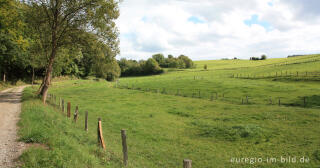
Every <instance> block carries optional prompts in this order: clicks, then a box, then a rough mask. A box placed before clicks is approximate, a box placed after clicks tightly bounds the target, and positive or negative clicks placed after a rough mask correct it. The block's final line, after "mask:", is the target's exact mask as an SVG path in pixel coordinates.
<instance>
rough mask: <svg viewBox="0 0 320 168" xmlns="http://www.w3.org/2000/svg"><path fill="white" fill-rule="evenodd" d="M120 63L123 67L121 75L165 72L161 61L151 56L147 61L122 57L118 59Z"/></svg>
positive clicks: (121, 67)
mask: <svg viewBox="0 0 320 168" xmlns="http://www.w3.org/2000/svg"><path fill="white" fill-rule="evenodd" d="M118 64H119V66H120V69H121V76H141V75H152V74H159V73H162V72H163V70H162V69H161V67H160V66H159V63H158V62H157V61H156V60H155V59H153V58H149V59H148V60H147V61H144V60H140V61H139V62H137V61H136V60H127V59H125V58H122V59H121V60H119V61H118Z"/></svg>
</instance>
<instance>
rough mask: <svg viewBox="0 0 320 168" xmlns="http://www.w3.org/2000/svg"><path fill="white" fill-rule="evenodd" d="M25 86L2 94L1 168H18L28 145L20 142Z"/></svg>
mask: <svg viewBox="0 0 320 168" xmlns="http://www.w3.org/2000/svg"><path fill="white" fill-rule="evenodd" d="M24 88H25V86H20V87H16V88H11V89H6V90H4V91H1V92H0V168H4V167H17V166H18V163H17V161H16V160H17V158H18V157H19V156H20V155H21V153H22V151H23V149H25V147H26V145H25V144H24V143H22V142H17V140H18V135H17V131H18V126H17V122H18V121H19V115H20V112H21V96H22V91H23V89H24Z"/></svg>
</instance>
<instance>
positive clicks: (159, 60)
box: [152, 54, 165, 66]
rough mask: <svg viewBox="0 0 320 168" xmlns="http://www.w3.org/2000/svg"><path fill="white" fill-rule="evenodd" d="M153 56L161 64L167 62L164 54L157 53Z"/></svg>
mask: <svg viewBox="0 0 320 168" xmlns="http://www.w3.org/2000/svg"><path fill="white" fill-rule="evenodd" d="M152 58H153V59H154V60H156V61H157V62H158V64H159V65H160V66H164V64H165V58H164V56H163V54H155V55H152Z"/></svg>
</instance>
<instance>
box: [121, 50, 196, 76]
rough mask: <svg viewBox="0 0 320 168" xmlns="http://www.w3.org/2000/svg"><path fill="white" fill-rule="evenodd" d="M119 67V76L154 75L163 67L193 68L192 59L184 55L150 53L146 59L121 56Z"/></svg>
mask: <svg viewBox="0 0 320 168" xmlns="http://www.w3.org/2000/svg"><path fill="white" fill-rule="evenodd" d="M118 64H119V66H120V69H121V76H142V75H155V74H160V73H163V72H164V71H163V68H178V69H185V68H194V67H195V64H194V63H193V61H192V60H191V59H190V58H189V57H188V56H185V55H180V56H179V57H174V56H172V55H168V57H167V58H166V57H164V55H163V54H155V55H152V57H151V58H149V59H147V60H139V61H137V60H127V59H125V58H121V59H120V60H119V61H118Z"/></svg>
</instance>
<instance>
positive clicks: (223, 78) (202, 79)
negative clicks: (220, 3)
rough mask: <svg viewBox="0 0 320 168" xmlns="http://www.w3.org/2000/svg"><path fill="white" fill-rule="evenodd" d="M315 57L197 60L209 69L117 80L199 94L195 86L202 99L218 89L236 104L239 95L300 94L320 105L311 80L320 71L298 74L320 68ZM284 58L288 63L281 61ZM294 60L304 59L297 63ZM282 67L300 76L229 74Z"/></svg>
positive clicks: (294, 100) (292, 101)
mask: <svg viewBox="0 0 320 168" xmlns="http://www.w3.org/2000/svg"><path fill="white" fill-rule="evenodd" d="M314 59H320V55H311V56H306V57H303V58H300V57H294V58H288V59H287V58H282V59H270V60H266V61H245V60H219V61H200V62H197V63H198V64H199V65H203V64H204V63H207V64H208V68H209V70H208V71H203V70H201V69H196V70H186V71H182V72H181V71H178V72H171V73H168V74H165V75H159V76H147V77H139V78H123V79H120V82H119V83H120V85H122V86H124V87H126V86H129V87H130V88H132V87H134V88H141V89H143V90H146V89H160V91H162V90H163V89H165V90H166V92H169V94H176V93H177V90H178V89H179V92H180V93H181V94H183V95H186V96H188V97H191V96H192V94H193V93H195V94H196V95H198V90H200V92H201V97H203V98H205V99H210V98H211V93H212V92H213V93H216V92H217V93H218V96H220V97H221V96H222V94H224V98H223V100H224V101H226V102H231V103H238V104H239V103H241V98H244V97H246V96H248V97H249V99H250V102H252V103H255V104H269V102H270V101H269V99H270V98H271V99H272V101H273V102H275V101H278V98H281V101H282V103H284V104H288V105H302V104H303V100H302V98H303V97H307V99H308V101H309V105H315V106H320V103H319V102H320V96H319V93H320V88H319V82H318V81H314V80H315V79H319V78H320V74H319V77H304V76H301V75H302V73H303V74H304V73H305V71H309V74H310V72H320V69H319V67H320V62H319V61H317V62H308V61H311V60H314ZM285 62H287V63H288V64H287V65H285V64H283V63H285ZM297 62H307V63H300V64H299V63H297ZM293 63H296V64H293ZM261 65H266V66H261ZM275 65H276V66H275ZM279 65H281V66H279ZM197 67H198V68H199V67H202V66H197ZM248 67H249V68H248ZM221 68H224V69H221ZM281 71H282V72H283V74H285V72H286V71H287V74H290V72H291V73H292V74H295V73H296V71H299V72H300V76H299V77H278V78H273V77H271V78H266V79H256V80H254V79H249V80H248V79H239V78H231V76H232V75H233V74H242V75H243V76H247V74H250V75H251V76H252V75H254V74H256V75H262V74H264V75H268V74H272V75H275V73H276V72H278V74H279V75H280V74H281ZM195 77H196V78H195ZM194 79H195V80H194ZM296 80H297V81H296ZM319 80H320V79H319ZM214 97H215V94H214Z"/></svg>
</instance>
